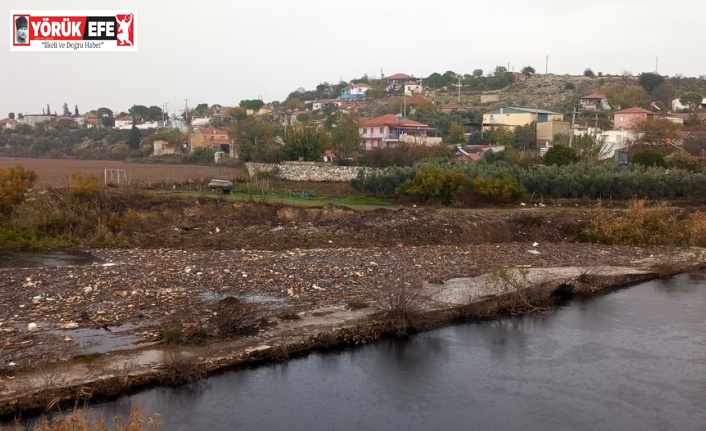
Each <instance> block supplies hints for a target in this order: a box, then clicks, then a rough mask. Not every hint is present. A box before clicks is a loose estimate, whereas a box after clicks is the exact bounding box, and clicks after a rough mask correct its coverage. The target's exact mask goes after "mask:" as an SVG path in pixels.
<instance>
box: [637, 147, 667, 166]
mask: <svg viewBox="0 0 706 431" xmlns="http://www.w3.org/2000/svg"><path fill="white" fill-rule="evenodd" d="M631 162H633V163H635V164H636V165H642V166H656V167H661V168H663V167H665V166H667V163H666V162H665V161H664V154H663V153H662V152H661V151H658V150H656V149H653V148H647V149H644V150H642V151H638V152H637V153H635V154H634V155H633V156H632V160H631Z"/></svg>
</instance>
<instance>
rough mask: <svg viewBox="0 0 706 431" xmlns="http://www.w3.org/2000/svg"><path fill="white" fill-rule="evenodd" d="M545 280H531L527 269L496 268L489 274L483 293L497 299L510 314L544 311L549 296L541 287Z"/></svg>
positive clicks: (548, 291) (548, 292)
mask: <svg viewBox="0 0 706 431" xmlns="http://www.w3.org/2000/svg"><path fill="white" fill-rule="evenodd" d="M546 283H547V281H546V280H531V279H530V277H529V271H528V270H527V268H511V267H503V266H496V267H494V268H493V271H492V272H491V273H490V274H489V278H488V281H487V284H486V286H485V291H486V292H489V293H490V295H493V296H496V297H498V299H499V300H500V301H501V303H502V308H504V309H506V310H507V311H509V312H510V313H512V314H521V313H525V312H537V311H544V310H545V308H544V307H542V304H546V302H547V299H548V297H549V295H550V293H551V292H550V290H549V289H543V288H542V287H543V286H544V285H545V284H546Z"/></svg>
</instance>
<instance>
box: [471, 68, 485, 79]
mask: <svg viewBox="0 0 706 431" xmlns="http://www.w3.org/2000/svg"><path fill="white" fill-rule="evenodd" d="M473 76H474V77H476V78H480V77H482V76H483V69H475V70H473Z"/></svg>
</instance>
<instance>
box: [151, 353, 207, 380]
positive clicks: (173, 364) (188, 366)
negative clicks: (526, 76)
mask: <svg viewBox="0 0 706 431" xmlns="http://www.w3.org/2000/svg"><path fill="white" fill-rule="evenodd" d="M162 365H163V367H164V370H165V373H164V374H163V375H162V378H161V379H160V382H161V383H162V384H165V385H168V386H179V385H186V384H190V383H195V382H198V381H199V380H201V379H203V378H204V377H205V376H206V371H205V370H204V369H203V367H202V365H201V364H200V363H199V361H198V358H197V357H196V356H194V355H193V354H191V353H190V352H187V351H184V350H181V349H180V348H178V347H174V348H167V349H164V350H162Z"/></svg>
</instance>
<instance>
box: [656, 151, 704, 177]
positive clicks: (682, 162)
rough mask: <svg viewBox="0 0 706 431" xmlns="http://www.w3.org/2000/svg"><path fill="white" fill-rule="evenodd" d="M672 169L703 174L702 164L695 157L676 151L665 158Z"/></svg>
mask: <svg viewBox="0 0 706 431" xmlns="http://www.w3.org/2000/svg"><path fill="white" fill-rule="evenodd" d="M664 161H665V162H666V163H667V166H668V167H669V168H671V169H683V170H685V171H688V172H701V163H699V159H697V158H696V157H695V156H693V155H691V154H689V153H687V152H686V151H675V152H673V153H672V154H670V155H668V156H667V157H665V158H664Z"/></svg>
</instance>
